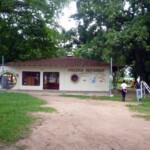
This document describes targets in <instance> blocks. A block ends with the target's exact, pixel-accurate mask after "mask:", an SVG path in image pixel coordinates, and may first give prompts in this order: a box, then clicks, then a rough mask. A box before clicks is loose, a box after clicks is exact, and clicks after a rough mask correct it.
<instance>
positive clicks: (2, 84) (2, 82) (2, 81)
mask: <svg viewBox="0 0 150 150" xmlns="http://www.w3.org/2000/svg"><path fill="white" fill-rule="evenodd" d="M1 86H2V89H3V88H4V56H2V78H1Z"/></svg>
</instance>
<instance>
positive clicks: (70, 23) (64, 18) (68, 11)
mask: <svg viewBox="0 0 150 150" xmlns="http://www.w3.org/2000/svg"><path fill="white" fill-rule="evenodd" d="M128 7H129V3H128V2H126V5H125V9H128ZM76 11H77V8H76V2H75V1H72V2H70V4H69V5H68V6H67V7H65V8H64V9H63V15H61V16H60V19H59V24H60V25H61V26H62V27H64V29H65V30H69V29H71V28H74V27H77V23H76V21H75V20H73V19H71V18H69V17H70V16H71V15H72V14H75V13H76Z"/></svg>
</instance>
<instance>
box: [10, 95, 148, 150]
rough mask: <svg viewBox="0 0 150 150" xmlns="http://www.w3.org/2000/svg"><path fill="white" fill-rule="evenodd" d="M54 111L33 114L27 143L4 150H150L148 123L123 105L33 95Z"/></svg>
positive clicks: (121, 103) (23, 140)
mask: <svg viewBox="0 0 150 150" xmlns="http://www.w3.org/2000/svg"><path fill="white" fill-rule="evenodd" d="M35 96H37V97H39V98H41V99H44V100H46V101H47V102H48V104H47V106H50V107H54V108H56V109H57V112H55V113H36V116H38V117H39V118H40V120H41V121H40V122H39V123H38V124H36V125H35V126H34V127H33V130H32V133H31V135H30V137H29V138H28V139H22V140H20V141H19V142H18V143H17V144H16V146H14V147H13V148H12V147H11V148H7V150H149V149H150V122H149V121H145V120H144V119H142V118H135V117H133V115H134V113H133V112H131V111H129V109H128V107H126V103H123V102H111V101H95V100H79V99H76V98H65V97H60V96H57V95H49V96H48V95H47V96H46V95H45V96H44V95H43V96H42V95H37V94H36V95H35Z"/></svg>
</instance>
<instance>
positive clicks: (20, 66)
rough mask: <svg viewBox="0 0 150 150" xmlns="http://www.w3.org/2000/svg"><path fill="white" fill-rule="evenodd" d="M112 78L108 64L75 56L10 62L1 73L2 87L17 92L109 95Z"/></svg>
mask: <svg viewBox="0 0 150 150" xmlns="http://www.w3.org/2000/svg"><path fill="white" fill-rule="evenodd" d="M1 68H2V67H1ZM1 70H2V69H1ZM2 74H4V76H3V84H2ZM109 79H110V65H109V64H108V63H103V62H97V61H93V60H87V59H83V58H74V57H66V58H53V59H45V60H33V61H24V62H10V63H7V64H5V66H4V72H3V73H2V72H1V86H2V87H3V88H12V89H15V90H44V89H47V90H59V91H96V92H98V91H100V92H108V91H109Z"/></svg>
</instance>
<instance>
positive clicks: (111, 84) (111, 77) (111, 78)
mask: <svg viewBox="0 0 150 150" xmlns="http://www.w3.org/2000/svg"><path fill="white" fill-rule="evenodd" d="M112 81H113V76H112V57H110V83H109V84H110V85H109V86H110V87H109V88H110V89H109V90H110V96H111V97H112V96H113V95H112V87H113V83H112Z"/></svg>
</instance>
